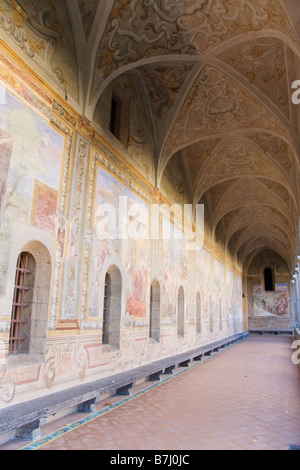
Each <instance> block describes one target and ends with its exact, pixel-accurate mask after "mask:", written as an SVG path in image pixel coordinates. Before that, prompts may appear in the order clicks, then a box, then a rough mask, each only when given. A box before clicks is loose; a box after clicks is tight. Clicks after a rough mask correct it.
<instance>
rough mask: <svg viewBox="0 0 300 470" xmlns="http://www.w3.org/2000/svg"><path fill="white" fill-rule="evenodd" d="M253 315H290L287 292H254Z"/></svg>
mask: <svg viewBox="0 0 300 470" xmlns="http://www.w3.org/2000/svg"><path fill="white" fill-rule="evenodd" d="M253 315H254V316H256V317H261V316H274V317H278V316H280V317H283V316H285V317H286V316H289V302H288V294H287V292H260V293H256V294H253Z"/></svg>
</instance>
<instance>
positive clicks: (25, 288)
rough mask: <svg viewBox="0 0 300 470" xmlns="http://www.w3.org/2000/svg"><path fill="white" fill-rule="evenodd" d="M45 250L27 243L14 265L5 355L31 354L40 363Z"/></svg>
mask: <svg viewBox="0 0 300 470" xmlns="http://www.w3.org/2000/svg"><path fill="white" fill-rule="evenodd" d="M51 268H52V263H51V256H50V253H49V251H48V249H47V248H46V247H45V246H44V245H43V244H42V243H40V242H38V241H31V242H28V243H27V244H26V245H25V246H24V248H23V250H22V251H21V253H20V255H19V256H18V259H17V263H16V274H15V286H14V294H13V304H12V318H11V328H10V337H9V354H10V355H11V356H12V355H14V354H31V355H34V356H35V357H36V358H38V357H39V358H40V359H42V360H43V359H44V358H45V356H46V349H47V327H48V314H49V298H50V282H51V271H52V269H51Z"/></svg>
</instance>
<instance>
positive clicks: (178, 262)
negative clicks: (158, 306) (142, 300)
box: [162, 217, 188, 317]
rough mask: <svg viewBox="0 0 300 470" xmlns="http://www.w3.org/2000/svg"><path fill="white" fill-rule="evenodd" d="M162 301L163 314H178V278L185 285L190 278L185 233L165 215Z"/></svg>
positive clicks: (163, 218)
mask: <svg viewBox="0 0 300 470" xmlns="http://www.w3.org/2000/svg"><path fill="white" fill-rule="evenodd" d="M162 234H163V243H162V247H163V248H162V266H163V273H162V294H163V295H162V302H163V306H162V309H163V315H164V316H169V317H171V316H174V315H175V314H176V302H177V299H176V292H177V288H178V287H179V286H178V279H180V282H181V284H182V285H183V286H185V284H186V282H187V280H188V251H187V250H186V241H185V239H184V235H183V234H182V232H181V231H180V230H178V229H177V228H176V227H174V225H173V224H172V223H171V222H170V221H169V220H168V219H166V218H165V217H162Z"/></svg>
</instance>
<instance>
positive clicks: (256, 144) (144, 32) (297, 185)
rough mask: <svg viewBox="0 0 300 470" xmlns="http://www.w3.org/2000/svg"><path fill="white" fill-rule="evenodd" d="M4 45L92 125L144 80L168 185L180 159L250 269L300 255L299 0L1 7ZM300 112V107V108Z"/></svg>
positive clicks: (158, 164) (16, 2)
mask: <svg viewBox="0 0 300 470" xmlns="http://www.w3.org/2000/svg"><path fill="white" fill-rule="evenodd" d="M0 13H1V18H0V30H1V37H5V38H7V42H8V44H9V45H10V46H11V47H12V48H14V49H15V50H16V51H18V53H19V54H20V55H21V57H22V58H24V59H25V60H26V61H27V62H28V63H29V64H30V63H32V64H34V67H35V68H36V69H38V70H39V71H40V74H41V76H42V77H43V78H44V80H46V81H48V82H49V84H50V85H51V86H53V87H54V88H55V89H56V90H57V91H58V92H59V93H61V95H62V96H63V97H65V98H67V99H68V101H69V102H71V104H72V105H73V106H74V107H75V108H76V109H77V111H78V112H80V113H81V114H82V115H84V116H85V117H86V118H87V119H88V120H89V121H91V122H92V123H93V122H94V119H95V111H96V109H97V105H98V103H99V101H100V100H101V97H102V96H103V95H104V94H105V92H106V90H107V89H108V87H109V86H110V85H111V83H112V82H113V81H114V80H116V79H117V78H118V77H120V76H121V75H123V74H124V73H132V74H133V75H134V76H135V79H136V82H137V83H138V84H139V88H140V90H141V93H142V95H143V98H144V100H145V103H146V105H145V109H147V114H148V121H149V126H150V128H151V132H152V137H153V155H154V158H155V170H156V173H155V177H156V185H157V186H158V187H160V184H161V181H162V177H163V174H164V171H165V169H166V167H167V165H168V163H169V162H170V161H171V159H172V158H173V157H174V155H180V158H181V159H182V162H183V167H184V168H185V173H186V174H185V177H186V181H187V183H188V186H189V194H190V198H191V201H192V202H193V203H195V204H196V203H198V202H200V201H201V202H205V204H206V205H207V206H208V207H209V208H210V223H211V228H212V233H213V234H215V233H217V232H218V233H219V232H221V233H222V236H223V241H224V244H225V248H227V247H229V246H230V247H231V251H232V252H233V253H234V254H235V256H237V258H238V259H240V260H241V262H242V263H244V267H245V269H246V268H247V267H248V266H249V265H250V263H251V260H253V259H254V258H255V257H256V256H257V254H258V253H260V252H261V251H263V250H273V251H274V252H276V253H277V254H279V255H280V256H281V257H282V258H283V259H284V260H285V261H286V263H287V265H288V267H289V269H290V270H291V271H292V269H293V267H294V264H295V260H296V257H297V255H298V249H299V243H298V241H299V214H300V204H299V190H300V171H299V156H300V140H299V123H300V111H299V108H298V107H297V106H296V105H295V104H293V103H292V100H291V95H292V83H293V81H294V80H297V79H299V80H300V5H299V1H298V0H0ZM299 107H300V106H299Z"/></svg>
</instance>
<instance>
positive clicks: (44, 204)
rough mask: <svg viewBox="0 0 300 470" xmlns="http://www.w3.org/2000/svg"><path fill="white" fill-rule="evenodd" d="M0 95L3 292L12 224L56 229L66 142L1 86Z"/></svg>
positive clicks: (0, 207) (0, 201) (0, 260)
mask: <svg viewBox="0 0 300 470" xmlns="http://www.w3.org/2000/svg"><path fill="white" fill-rule="evenodd" d="M0 96H1V100H0V156H1V158H0V161H1V164H0V169H1V175H0V210H1V214H0V216H1V233H0V238H1V246H2V250H1V254H0V265H1V266H0V270H1V272H2V273H3V276H2V278H1V287H0V289H1V288H3V285H4V283H5V275H4V273H5V272H6V271H7V262H8V260H7V256H8V253H9V243H10V233H11V230H12V224H13V222H18V223H22V224H24V225H26V226H35V227H38V228H41V229H44V230H47V231H50V232H53V231H54V228H55V218H56V213H57V194H58V190H59V186H60V175H61V167H62V160H63V154H64V143H65V139H64V137H63V136H62V135H61V134H60V133H59V132H57V131H56V130H55V129H54V128H53V127H52V126H51V125H50V124H49V123H48V122H47V121H45V120H44V119H43V118H42V117H40V115H39V114H37V113H36V112H34V111H33V110H32V109H31V108H30V107H29V106H28V105H26V104H25V103H24V102H23V101H21V100H20V99H18V98H17V97H15V96H14V95H13V94H12V93H10V92H9V91H8V90H6V89H5V88H4V87H3V86H2V85H1V84H0Z"/></svg>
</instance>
